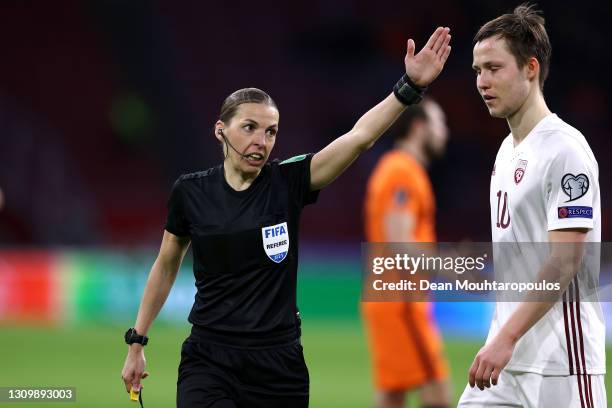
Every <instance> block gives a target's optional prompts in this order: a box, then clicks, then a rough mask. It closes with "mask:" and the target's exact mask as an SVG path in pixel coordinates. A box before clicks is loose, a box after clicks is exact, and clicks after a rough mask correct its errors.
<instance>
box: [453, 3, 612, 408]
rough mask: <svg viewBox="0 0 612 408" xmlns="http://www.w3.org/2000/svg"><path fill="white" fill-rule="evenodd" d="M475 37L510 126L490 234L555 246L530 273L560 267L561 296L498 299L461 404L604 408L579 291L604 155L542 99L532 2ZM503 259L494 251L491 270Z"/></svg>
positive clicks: (480, 79) (491, 102) (546, 46)
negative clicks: (561, 247)
mask: <svg viewBox="0 0 612 408" xmlns="http://www.w3.org/2000/svg"><path fill="white" fill-rule="evenodd" d="M474 43H475V45H474V51H473V58H474V59H473V68H474V70H475V71H476V75H477V77H476V86H477V88H478V92H479V93H480V95H481V96H482V98H483V100H484V102H485V104H486V106H487V109H488V110H489V113H490V115H491V116H493V117H495V118H505V119H506V121H507V122H508V125H509V127H510V134H509V135H508V137H506V138H505V139H504V140H503V142H502V144H501V147H500V149H499V152H498V154H497V157H496V159H495V165H494V167H493V174H492V176H491V192H490V203H491V229H492V240H493V243H494V245H507V246H509V248H510V251H511V252H512V248H515V249H516V248H519V246H520V245H521V243H526V242H529V243H547V244H545V245H546V246H548V245H550V246H551V253H550V255H548V254H547V255H546V258H545V261H544V262H543V263H542V264H541V266H540V267H539V270H536V271H531V272H532V276H533V277H535V276H543V274H546V273H548V272H550V271H560V273H559V274H558V275H556V276H557V277H558V282H559V283H560V288H561V291H560V292H564V293H563V297H562V298H560V297H559V298H558V299H560V300H559V301H556V302H554V301H548V302H546V301H522V302H518V301H517V302H500V303H498V304H497V305H496V310H495V315H494V317H493V322H492V323H491V329H490V331H489V336H488V338H487V341H486V344H485V346H484V347H483V348H482V349H481V350H480V351H479V352H478V354H477V355H476V357H475V359H474V362H473V364H472V367H471V368H470V371H469V384H468V386H466V389H465V391H464V393H463V395H462V397H461V400H460V401H459V407H499V406H511V407H554V408H558V407H559V408H560V407H602V408H603V407H606V394H605V387H604V374H605V339H604V337H605V328H604V323H603V317H602V312H601V308H600V305H599V303H597V302H584V301H583V302H580V301H579V298H576V297H575V296H574V295H576V294H579V291H580V290H581V289H584V288H583V286H582V285H581V284H580V283H579V282H578V280H577V277H576V274H577V271H578V269H579V268H580V267H579V265H580V264H581V262H582V260H583V259H582V258H583V256H582V253H583V250H584V249H586V246H587V245H588V244H587V243H589V242H591V243H593V242H600V241H601V212H600V197H599V183H598V177H599V170H598V165H597V162H596V160H595V157H594V156H593V153H592V151H591V149H590V147H589V145H588V143H587V141H586V140H585V138H584V136H583V135H582V134H581V133H580V132H579V131H578V130H576V129H575V128H573V127H572V126H570V125H568V124H567V123H565V122H564V121H563V120H561V119H560V118H559V117H558V116H557V115H555V114H553V113H551V112H550V110H549V109H548V107H547V105H546V102H545V100H544V95H543V85H544V82H545V80H546V77H547V75H548V68H549V62H550V55H551V46H550V42H549V39H548V35H547V33H546V30H545V28H544V18H543V17H542V16H541V15H540V14H538V12H537V11H536V10H534V8H533V6H530V5H521V6H519V7H517V8H516V9H515V10H514V11H513V12H512V13H510V14H504V15H502V16H500V17H498V18H496V19H494V20H492V21H489V22H488V23H486V24H485V25H484V26H483V27H482V28H481V29H480V30H479V31H478V33H477V34H476V36H475V38H474ZM556 243H567V245H569V246H570V247H571V248H572V249H573V250H571V251H567V250H565V251H563V250H558V249H555V248H556V247H558V245H556ZM529 245H532V246H535V245H536V244H529ZM565 248H567V246H566V247H565ZM515 255H516V258H519V259H518V262H519V263H520V262H524V264H525V265H528V264H529V262H528V260H524V259H520V258H521V254H520V252H516V253H515ZM497 264H498V259H497V257H495V266H496V272H497V269H498V268H497V267H498V265H497ZM566 289H567V290H566ZM570 293H571V294H572V296H570V295H569V294H570ZM475 387H476V388H475Z"/></svg>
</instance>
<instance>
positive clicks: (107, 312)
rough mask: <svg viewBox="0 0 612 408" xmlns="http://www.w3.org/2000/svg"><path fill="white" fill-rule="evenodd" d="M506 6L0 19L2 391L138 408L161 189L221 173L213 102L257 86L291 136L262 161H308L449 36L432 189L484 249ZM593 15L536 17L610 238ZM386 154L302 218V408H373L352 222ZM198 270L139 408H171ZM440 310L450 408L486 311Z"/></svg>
mask: <svg viewBox="0 0 612 408" xmlns="http://www.w3.org/2000/svg"><path fill="white" fill-rule="evenodd" d="M517 4H518V2H499V1H476V0H470V1H464V2H453V1H436V2H399V1H390V0H379V1H376V2H374V1H345V0H341V1H333V2H331V1H310V2H281V1H271V2H265V3H262V2H249V3H244V4H243V3H242V2H225V3H224V2H216V3H210V2H198V1H182V2H170V1H166V0H156V1H142V0H134V1H130V2H127V1H119V0H101V1H94V0H90V1H69V0H66V1H56V2H28V1H7V2H3V4H2V5H0V49H2V51H3V52H2V57H1V61H0V191H1V192H0V387H2V386H22V387H23V386H74V387H77V403H76V404H70V405H69V406H83V407H108V406H116V407H119V406H132V405H130V403H129V401H128V398H127V397H126V394H125V391H124V390H123V385H122V381H121V380H120V372H121V368H122V365H123V361H124V357H125V352H126V347H125V345H124V344H123V342H122V335H123V332H124V331H125V329H126V328H127V327H128V326H129V325H130V324H131V323H133V321H134V319H135V316H136V308H137V306H138V303H139V301H140V296H141V294H142V289H143V286H144V282H145V279H146V276H147V273H148V270H149V268H150V266H151V264H152V262H153V260H154V258H155V255H156V249H157V246H158V245H159V242H160V238H161V234H162V229H163V225H164V220H165V203H166V200H167V198H168V193H169V190H170V187H171V185H172V183H173V181H174V180H175V179H176V178H177V177H178V176H179V175H180V174H181V173H185V172H190V171H194V170H198V169H204V168H208V167H210V166H213V165H215V164H217V163H219V162H220V160H221V152H220V150H219V147H218V145H217V143H216V141H215V139H214V136H213V134H212V130H211V129H212V126H213V124H214V122H215V120H216V118H217V114H218V110H219V107H220V104H221V102H222V100H223V98H224V97H225V96H227V95H228V94H229V93H230V92H232V91H233V90H235V89H238V88H242V87H247V86H256V87H259V88H262V89H264V90H266V91H267V92H268V93H270V94H271V95H272V97H273V98H274V99H275V100H276V102H277V104H278V106H279V108H280V112H281V119H282V120H281V131H280V134H279V137H278V140H277V144H276V147H275V151H274V153H273V155H272V156H273V157H279V158H287V157H290V156H293V155H295V154H299V153H303V152H312V151H317V150H318V149H320V148H321V147H322V146H324V145H325V144H326V143H328V142H329V141H331V140H332V139H333V138H335V137H337V136H339V135H340V134H342V133H343V132H345V131H347V130H349V129H350V128H351V127H352V125H353V123H354V121H355V120H356V119H357V118H358V117H359V116H360V115H361V114H362V113H363V112H365V111H366V110H367V109H368V108H369V107H371V106H372V105H373V104H375V103H376V102H378V101H379V100H380V99H382V98H383V97H384V96H385V95H387V93H388V92H389V91H390V89H391V87H392V85H393V84H394V83H395V81H396V80H397V78H398V77H399V76H400V75H401V73H402V69H403V63H402V61H403V56H404V53H405V41H406V39H407V38H409V37H412V38H414V39H415V41H416V43H417V48H419V49H420V47H421V46H422V45H423V44H424V42H425V41H426V39H427V37H428V35H429V33H430V32H431V31H432V30H433V29H434V28H435V26H437V25H447V26H450V27H451V29H452V35H453V41H452V46H453V51H452V54H451V57H450V59H449V61H448V63H447V67H446V69H445V71H444V72H443V74H442V75H441V76H440V78H438V80H437V81H436V82H435V83H434V84H433V85H432V86H431V89H430V94H431V95H432V96H433V97H434V98H436V99H437V100H438V101H439V102H440V103H441V105H442V106H443V107H444V109H445V110H446V113H447V115H448V124H449V127H450V129H451V142H450V145H449V149H448V153H447V157H446V159H445V160H443V161H441V162H439V163H437V164H436V165H435V166H434V167H433V168H432V171H431V175H432V180H433V185H434V189H435V192H436V196H437V200H438V212H437V227H438V237H439V240H440V241H457V240H462V239H470V240H473V241H488V240H489V239H490V232H489V217H488V214H489V209H488V187H489V175H490V171H491V166H492V162H493V159H494V155H495V153H496V150H497V148H498V146H499V143H500V141H501V139H502V137H503V136H505V134H506V133H507V128H506V124H505V123H504V122H503V121H500V120H493V119H491V118H489V116H488V114H487V112H486V110H485V107H484V105H483V104H482V102H481V100H480V98H479V96H478V94H477V92H476V90H475V77H474V74H473V73H472V70H471V47H472V43H471V38H472V36H473V34H474V33H475V32H476V30H477V29H478V27H479V26H480V25H481V24H482V23H484V22H485V21H487V20H488V19H490V18H492V17H495V16H497V15H499V14H500V13H503V12H506V11H509V10H511V9H512V8H513V7H514V6H516V5H517ZM605 4H606V3H605V2H603V1H601V2H592V1H585V2H581V3H580V6H579V7H578V6H576V4H575V3H569V2H557V1H543V2H539V5H540V7H541V9H543V10H544V12H545V17H546V19H547V28H548V32H549V35H550V37H551V41H552V44H553V59H552V66H551V73H550V77H549V79H548V81H547V83H546V87H545V94H546V97H547V101H548V103H549V106H550V107H551V109H552V110H553V111H554V112H556V113H558V114H559V116H561V117H562V118H563V119H565V120H566V121H568V122H569V123H571V124H573V125H574V126H576V127H577V128H578V129H580V130H581V131H582V132H583V133H584V134H585V136H586V137H587V139H588V140H589V142H590V144H591V146H592V148H593V151H594V152H595V155H596V157H597V158H598V160H599V165H600V174H601V176H600V185H601V190H602V191H603V194H602V195H603V203H602V204H603V207H602V211H603V217H602V218H603V240H609V237H610V233H611V228H612V227H611V225H610V219H611V217H610V211H611V209H612V207H611V206H610V204H609V203H608V202H607V198H606V197H607V195H606V191H610V189H611V187H612V186H611V183H612V182H611V180H610V179H608V178H607V175H608V174H611V171H612V168H611V166H612V163H611V162H610V160H606V159H607V157H608V155H609V154H610V152H611V149H610V147H611V143H612V141H611V140H610V137H609V135H608V129H609V127H610V125H611V123H610V118H609V115H608V112H609V110H610V89H609V88H610V81H609V78H608V76H607V72H606V68H607V67H608V66H609V62H610V61H609V60H610V57H609V53H608V49H609V47H608V45H607V42H608V39H609V34H610V33H609V31H610V30H609V26H608V24H607V16H608V15H609V14H608V13H606V12H605V10H606V9H607V8H606V5H605ZM570 10H571V12H570ZM389 146H390V140H389V138H387V139H382V140H381V142H380V143H379V144H377V145H376V146H375V147H374V148H373V149H372V150H371V151H369V152H367V153H366V154H364V156H363V157H362V158H360V159H359V160H358V161H357V162H356V163H355V164H354V165H353V166H352V168H351V169H350V170H349V171H347V173H346V174H345V175H343V176H342V177H341V178H340V179H338V180H337V181H336V182H335V183H334V184H333V185H332V186H330V187H328V188H327V189H326V190H325V191H324V192H323V193H322V194H321V196H320V199H319V202H318V204H316V206H313V207H312V208H308V209H307V210H306V211H305V212H304V215H303V220H302V232H301V246H302V253H301V271H300V286H299V306H300V308H301V310H302V315H303V319H304V338H303V342H304V346H305V351H306V354H307V362H308V364H309V368H310V372H311V381H312V389H311V390H312V397H311V401H312V403H311V406H313V407H368V406H371V398H372V391H371V385H370V368H369V360H368V356H367V353H366V349H365V340H364V336H363V331H362V327H361V322H360V321H359V317H358V312H357V311H358V304H359V290H360V289H359V285H360V280H359V274H360V265H359V260H360V252H359V250H360V242H361V241H362V235H363V232H362V226H361V224H362V217H361V211H362V206H361V205H362V197H363V193H364V189H365V180H366V179H367V177H368V174H369V172H370V170H371V169H372V167H373V165H374V163H375V161H376V160H377V158H378V157H379V156H380V155H381V153H382V152H383V151H384V150H385V149H387V148H388V147H389ZM190 267H191V265H190V261H189V260H187V262H186V263H185V265H183V269H182V270H181V272H180V275H179V279H178V280H177V283H176V285H175V287H174V289H173V291H172V293H171V296H170V298H169V300H168V302H167V304H166V305H165V307H164V309H163V310H162V313H161V315H160V317H159V318H158V320H157V321H156V323H155V325H154V327H153V329H152V330H151V338H152V340H151V346H149V347H148V348H147V359H148V369H149V371H151V373H152V375H151V377H150V378H149V379H147V380H146V381H145V383H144V384H145V390H144V393H143V397H144V400H145V406H147V407H168V406H172V405H173V404H174V397H175V382H176V370H177V365H178V359H179V352H180V344H181V342H182V340H183V339H184V338H185V337H186V335H187V333H188V330H189V328H188V326H187V324H186V316H187V313H188V311H189V308H190V306H191V302H192V299H193V293H194V289H193V276H192V273H191V270H190ZM605 308H606V310H608V309H609V307H608V305H607V304H606V305H605ZM435 310H436V316H437V318H438V321H439V323H440V325H441V328H442V331H443V334H444V338H445V342H446V344H447V353H448V355H449V359H450V362H451V369H452V374H453V382H454V384H455V393H456V394H458V393H460V392H461V390H462V389H463V387H464V385H465V381H466V377H467V368H468V367H469V365H470V363H471V360H472V358H473V356H474V353H475V352H476V351H477V350H478V348H479V346H480V345H481V343H482V341H483V339H484V335H485V333H486V330H487V327H488V322H489V317H490V313H491V305H490V304H483V303H476V302H474V303H438V304H437V305H436V309H435ZM0 405H2V403H0ZM20 406H30V405H28V404H21V405H20ZM31 406H45V405H44V404H38V405H37V404H31Z"/></svg>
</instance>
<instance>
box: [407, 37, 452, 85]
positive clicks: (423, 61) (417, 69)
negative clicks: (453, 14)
mask: <svg viewBox="0 0 612 408" xmlns="http://www.w3.org/2000/svg"><path fill="white" fill-rule="evenodd" d="M450 40H451V35H450V28H448V27H438V28H437V29H436V31H434V33H433V34H432V35H431V37H429V41H427V44H425V46H424V47H423V49H422V50H421V51H419V53H418V54H416V55H415V54H414V51H415V48H416V46H415V44H414V41H413V40H412V39H409V40H408V52H407V53H406V58H404V63H405V65H406V74H407V75H408V77H410V79H411V80H412V82H414V83H415V85H418V86H420V87H425V86H427V85H429V84H430V83H432V82H433V80H434V79H436V78H437V77H438V75H439V74H440V72H442V68H444V63H445V62H446V59H447V58H448V55H449V54H450V51H451V47H450V45H449V43H450Z"/></svg>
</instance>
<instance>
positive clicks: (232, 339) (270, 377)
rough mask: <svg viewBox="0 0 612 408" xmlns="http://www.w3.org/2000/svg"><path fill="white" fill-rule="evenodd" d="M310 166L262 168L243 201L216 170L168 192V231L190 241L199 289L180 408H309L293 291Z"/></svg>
mask: <svg viewBox="0 0 612 408" xmlns="http://www.w3.org/2000/svg"><path fill="white" fill-rule="evenodd" d="M311 159H312V155H310V154H308V155H302V156H296V157H294V158H292V159H289V160H286V161H284V162H279V161H273V162H269V163H267V164H266V165H265V166H264V167H263V168H262V170H261V172H260V174H259V175H258V176H257V178H256V179H255V180H254V181H253V183H252V184H251V186H250V187H249V188H248V189H246V190H244V191H236V190H234V189H233V188H232V187H230V185H229V184H228V183H227V182H226V180H225V177H224V171H223V165H219V166H217V167H213V168H211V169H208V170H205V171H202V172H198V173H193V174H187V175H183V176H181V177H180V178H179V179H178V180H177V182H176V183H175V185H174V187H173V189H172V193H171V197H170V200H169V203H168V210H169V211H168V219H167V222H166V230H167V231H169V232H171V233H172V234H174V235H177V236H190V237H191V243H192V247H193V261H194V264H193V270H194V274H195V282H196V287H197V293H196V296H195V302H194V305H193V308H192V309H191V313H190V314H189V322H190V323H191V324H192V325H193V327H192V330H191V335H190V336H189V337H188V338H187V340H185V342H184V343H183V347H182V350H181V363H180V366H179V370H178V371H179V372H178V382H177V407H178V408H208V407H215V408H217V407H219V408H220V407H224V408H225V407H249V408H251V407H266V408H271V407H283V408H286V407H292V408H293V407H296V408H299V407H307V406H308V392H309V378H308V369H307V368H306V364H305V362H304V356H303V353H302V346H301V344H300V340H299V338H300V321H299V313H298V310H297V306H296V283H297V265H298V228H299V220H300V214H301V211H302V208H303V207H304V206H305V205H307V204H311V203H314V202H315V201H316V199H317V195H318V191H315V192H311V191H310V161H311Z"/></svg>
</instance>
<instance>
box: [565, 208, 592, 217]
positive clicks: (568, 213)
mask: <svg viewBox="0 0 612 408" xmlns="http://www.w3.org/2000/svg"><path fill="white" fill-rule="evenodd" d="M557 214H558V216H559V218H560V219H564V218H593V207H585V206H567V207H559V208H558V209H557Z"/></svg>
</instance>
